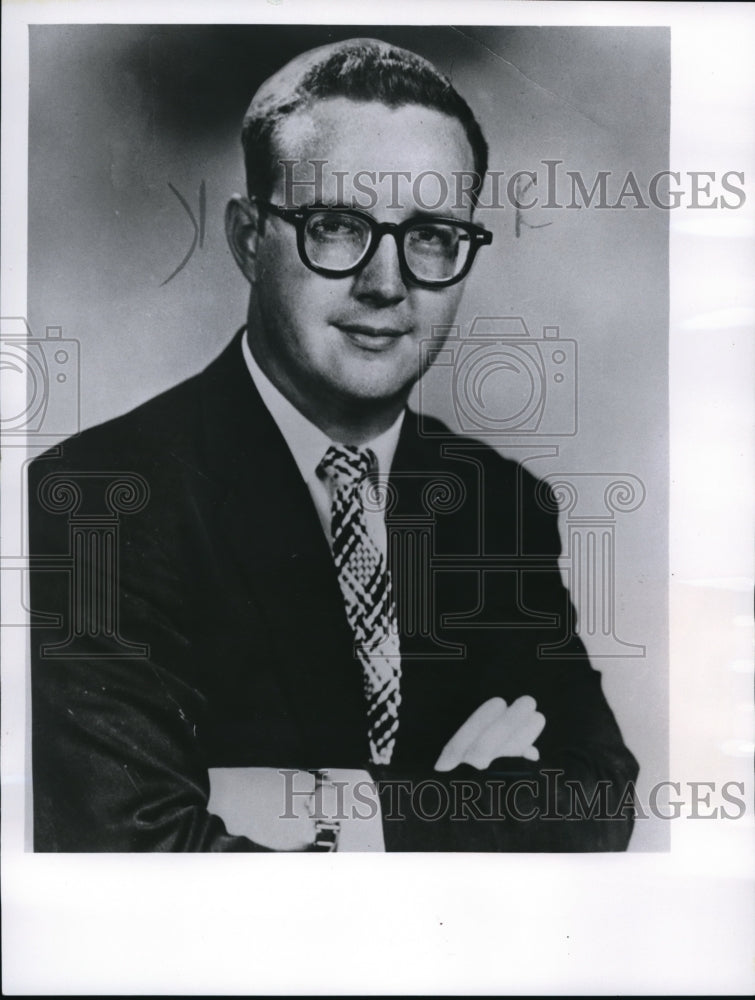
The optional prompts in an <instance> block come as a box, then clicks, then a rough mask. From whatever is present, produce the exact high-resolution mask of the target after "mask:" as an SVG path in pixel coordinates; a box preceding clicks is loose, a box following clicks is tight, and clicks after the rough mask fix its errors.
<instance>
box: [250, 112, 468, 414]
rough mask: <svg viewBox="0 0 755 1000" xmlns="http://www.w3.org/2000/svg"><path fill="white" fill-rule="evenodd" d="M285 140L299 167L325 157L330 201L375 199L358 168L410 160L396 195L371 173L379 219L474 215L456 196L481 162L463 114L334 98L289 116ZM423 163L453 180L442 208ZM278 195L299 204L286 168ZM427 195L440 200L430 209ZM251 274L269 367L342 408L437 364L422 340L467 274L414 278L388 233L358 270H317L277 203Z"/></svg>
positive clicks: (402, 393) (314, 397) (394, 395)
mask: <svg viewBox="0 0 755 1000" xmlns="http://www.w3.org/2000/svg"><path fill="white" fill-rule="evenodd" d="M277 146H278V153H279V155H280V156H281V157H282V158H283V157H285V158H289V159H295V160H297V161H299V163H300V164H302V165H303V166H301V167H299V168H297V171H298V172H296V173H295V174H294V175H293V176H295V177H297V178H298V177H302V176H304V177H306V178H307V179H309V180H312V179H313V177H314V168H313V167H311V166H310V165H309V164H307V162H306V161H309V160H326V161H327V163H326V165H325V167H324V170H323V178H322V179H323V186H322V198H323V200H324V202H325V203H326V204H333V203H336V202H337V201H339V200H341V201H342V203H343V204H345V205H346V206H347V207H352V205H353V204H354V203H353V201H352V199H353V198H357V199H358V202H361V204H365V200H366V198H365V194H364V192H363V191H362V192H361V193H360V190H359V187H358V184H359V180H358V175H359V173H360V171H375V172H376V174H377V176H379V172H380V171H386V172H389V171H392V172H396V171H405V172H409V174H410V180H409V181H406V180H400V181H399V188H398V192H399V195H398V197H395V196H394V195H393V194H392V192H391V182H390V180H384V181H382V182H378V183H375V184H372V183H370V182H365V179H364V175H363V176H362V183H363V184H364V183H368V186H369V187H370V189H371V190H374V191H375V193H376V195H377V203H376V204H375V205H374V207H372V208H370V209H368V210H367V211H368V212H369V214H370V215H372V216H373V217H374V218H375V219H376V220H377V221H378V222H395V223H398V222H402V221H403V220H405V219H408V218H411V217H415V216H416V215H417V214H419V213H421V214H422V215H427V214H431V215H435V216H438V217H445V218H457V219H461V220H464V221H468V220H469V219H470V217H471V209H470V208H469V207H468V206H467V205H465V207H461V206H460V205H456V204H455V203H454V202H455V200H456V188H455V182H454V174H455V173H458V172H459V171H471V170H473V168H474V161H473V154H472V150H471V147H470V145H469V142H468V140H467V138H466V135H465V133H464V129H463V127H462V125H461V123H460V122H458V121H457V120H456V119H455V118H451V117H450V116H447V115H444V114H441V113H440V112H437V111H434V110H431V109H428V108H424V107H419V106H415V105H408V106H404V107H399V108H395V109H391V108H388V107H386V106H385V105H383V104H379V103H356V102H353V101H349V100H347V99H346V98H334V99H330V100H327V101H322V102H320V103H318V104H316V105H314V106H313V107H312V108H310V109H307V110H304V111H301V112H298V113H296V114H294V115H292V116H291V117H290V118H288V119H286V120H285V122H284V123H283V124H282V126H281V128H280V130H279V134H278V142H277ZM302 169H303V170H304V173H303V174H302V173H301V170H302ZM425 171H433V172H435V173H436V174H437V173H440V174H442V175H443V177H444V178H445V179H446V181H447V183H446V185H445V188H446V190H447V191H448V196H447V198H446V199H445V201H444V202H443V203H441V204H440V205H438V206H437V207H435V202H436V201H437V200H438V197H439V194H440V193H442V191H443V185H441V184H439V183H438V181H437V179H435V180H434V179H433V178H432V177H428V178H427V179H426V181H425V182H423V184H422V186H421V188H417V189H416V190H413V189H414V184H413V181H414V179H415V178H417V177H418V176H419V175H420V174H422V173H423V172H425ZM337 177H340V178H341V180H340V181H338V180H337ZM355 179H356V184H357V186H356V187H355ZM338 184H340V185H341V187H342V190H341V191H338V187H337V185H338ZM293 192H294V193H293V202H294V204H295V205H296V206H297V207H298V206H306V205H311V204H312V203H313V201H314V200H315V192H314V189H313V187H311V186H310V187H308V188H307V187H304V188H302V187H294V189H293ZM415 194H416V195H417V198H418V199H419V200H415V197H414V195H415ZM287 196H288V197H287ZM270 201H271V202H272V203H273V204H276V205H285V206H286V207H289V208H290V207H292V203H291V188H290V187H289V188H288V190H287V188H286V185H285V183H284V174H283V170H280V171H279V176H278V180H277V182H276V184H275V187H274V190H273V192H272V194H271V197H270ZM423 202H424V204H423ZM428 204H430V205H432V206H433V208H432V211H431V212H429V213H428V209H427V205H428ZM253 282H254V284H255V288H256V298H257V308H258V309H259V314H260V320H261V323H260V327H261V328H260V329H259V330H258V331H257V333H256V337H257V343H256V352H255V353H258V356H260V360H263V361H264V362H266V365H265V367H266V368H267V370H268V373H269V374H272V375H273V378H274V381H275V382H276V383H277V384H278V385H279V387H280V388H282V389H283V390H284V392H285V393H286V394H287V395H288V396H289V398H291V399H292V400H293V401H294V402H297V401H299V402H301V401H302V400H304V401H307V402H308V403H309V405H310V406H316V405H317V403H318V401H323V402H325V404H326V405H327V404H335V405H338V406H340V407H343V406H344V405H346V406H348V405H349V404H354V405H359V406H364V405H365V404H369V403H370V402H371V401H373V402H375V403H378V401H387V400H395V399H405V397H406V395H408V392H409V389H410V388H411V386H412V385H413V384H414V382H415V381H416V380H417V379H418V378H419V377H420V376H421V375H422V374H423V371H424V369H425V368H426V367H427V363H426V362H425V363H423V362H422V360H421V357H420V348H419V344H420V342H421V341H422V340H424V339H425V338H428V337H429V336H431V334H432V329H433V327H434V326H436V325H441V324H448V323H450V322H452V320H453V317H454V315H455V313H456V309H457V305H458V302H459V298H460V296H461V291H462V285H463V282H462V283H460V284H456V285H452V286H450V287H447V288H437V289H435V288H423V287H418V286H417V285H416V284H413V283H412V282H411V280H410V279H406V278H405V277H403V276H402V274H401V271H400V268H399V259H398V254H397V247H396V241H395V239H394V238H393V237H392V236H390V235H387V236H383V238H382V240H381V242H380V245H379V247H378V249H377V252H376V253H375V254H374V256H373V257H372V258H371V259H370V260H369V262H368V263H367V264H366V265H365V266H364V268H363V269H362V270H360V271H358V272H357V273H356V274H354V275H351V276H348V277H335V278H334V277H328V276H323V275H319V274H316V273H315V272H313V271H312V270H310V269H309V268H308V267H307V266H306V265H305V264H304V263H303V262H302V260H301V259H300V257H299V253H298V251H297V246H296V230H295V228H294V226H293V225H291V224H290V223H289V222H286V221H284V220H283V219H281V218H279V217H277V216H275V215H273V214H267V215H266V217H265V223H264V229H263V232H262V234H261V235H260V236H259V238H258V241H257V247H256V260H255V261H254V266H253ZM423 365H424V366H423Z"/></svg>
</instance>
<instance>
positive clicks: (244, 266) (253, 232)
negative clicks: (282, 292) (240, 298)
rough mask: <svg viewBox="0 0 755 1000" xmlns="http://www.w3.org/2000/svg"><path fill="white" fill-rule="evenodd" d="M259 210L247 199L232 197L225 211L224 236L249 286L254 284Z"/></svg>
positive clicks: (237, 196)
mask: <svg viewBox="0 0 755 1000" xmlns="http://www.w3.org/2000/svg"><path fill="white" fill-rule="evenodd" d="M259 227H260V217H259V210H258V209H257V206H256V205H253V204H252V203H251V202H250V201H249V200H248V199H247V198H242V197H240V196H239V195H234V197H233V198H231V200H230V201H229V202H228V204H227V205H226V209H225V234H226V237H227V239H228V245H229V246H230V248H231V253H232V254H233V257H234V259H235V261H236V263H237V264H238V265H239V268H240V269H241V273H242V274H243V275H244V277H245V278H246V280H247V281H248V282H250V284H254V282H255V278H256V268H257V243H258V241H259Z"/></svg>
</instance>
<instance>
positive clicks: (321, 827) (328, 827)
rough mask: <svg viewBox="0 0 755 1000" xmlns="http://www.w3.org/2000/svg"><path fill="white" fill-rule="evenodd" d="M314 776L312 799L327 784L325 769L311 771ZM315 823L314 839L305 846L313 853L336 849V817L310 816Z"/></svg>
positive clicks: (338, 828) (338, 826)
mask: <svg viewBox="0 0 755 1000" xmlns="http://www.w3.org/2000/svg"><path fill="white" fill-rule="evenodd" d="M310 773H311V774H313V775H314V778H315V787H314V791H313V792H312V796H311V798H312V799H315V798H316V796H317V794H318V792H319V791H320V789H321V788H322V786H323V785H324V784H327V777H326V775H327V772H326V771H311V772H310ZM312 821H313V822H314V824H315V839H314V841H313V842H312V843H311V844H310V845H309V847H308V848H307V851H309V852H313V853H318V854H320V853H330V852H332V851H337V850H338V835H339V833H340V831H341V823H340V821H339V820H337V819H329V818H327V817H325V816H320V817H317V816H314V815H313V816H312Z"/></svg>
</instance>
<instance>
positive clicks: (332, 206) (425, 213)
mask: <svg viewBox="0 0 755 1000" xmlns="http://www.w3.org/2000/svg"><path fill="white" fill-rule="evenodd" d="M299 209H300V210H304V211H319V212H356V213H358V214H359V215H367V216H369V217H370V218H371V219H373V220H374V221H375V222H377V221H378V220H377V219H376V218H375V216H374V215H373V214H372V212H371V211H370V210H369V209H367V208H362V207H361V206H360V205H354V204H353V202H352V203H351V204H346V203H344V202H324V201H323V202H313V203H312V204H311V205H300V206H299ZM404 221H405V222H410V221H411V222H442V221H446V222H468V221H469V220H468V219H462V218H457V217H456V216H455V215H453V214H452V210H451V209H447V210H446V211H443V210H441V209H440V208H438V209H431V208H418V209H417V210H416V211H415V212H412V214H411V215H407V217H406V219H405V220H404Z"/></svg>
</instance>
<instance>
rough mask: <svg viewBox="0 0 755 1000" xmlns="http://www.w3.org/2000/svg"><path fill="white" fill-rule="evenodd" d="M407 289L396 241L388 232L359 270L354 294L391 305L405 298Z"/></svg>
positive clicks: (374, 303) (373, 301)
mask: <svg viewBox="0 0 755 1000" xmlns="http://www.w3.org/2000/svg"><path fill="white" fill-rule="evenodd" d="M407 291H408V290H407V287H406V284H405V282H404V278H403V275H402V274H401V266H400V264H399V259H398V247H397V246H396V241H395V239H394V238H393V237H392V236H391V235H390V234H388V233H386V234H385V235H384V236H383V238H382V239H381V240H380V243H379V244H378V247H377V249H376V250H375V253H374V254H373V255H372V257H371V258H370V260H369V261H368V263H367V264H366V265H365V266H364V267H363V268H362V270H361V271H358V272H357V274H356V276H355V281H354V295H355V296H356V298H358V299H360V301H363V302H369V303H370V304H371V305H377V306H390V305H395V304H396V303H397V302H401V300H402V299H405V298H406V295H407Z"/></svg>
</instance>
